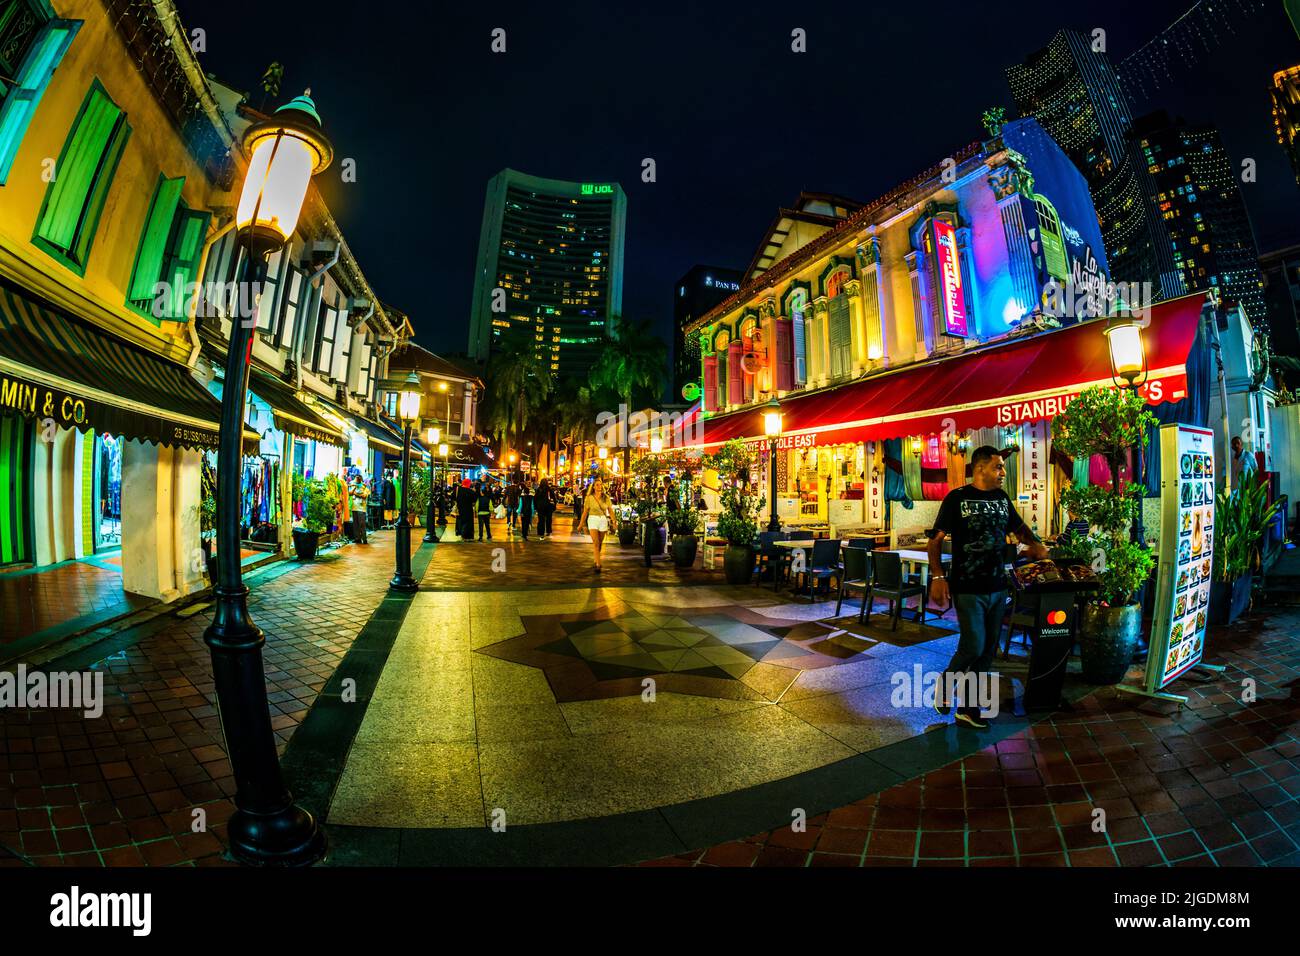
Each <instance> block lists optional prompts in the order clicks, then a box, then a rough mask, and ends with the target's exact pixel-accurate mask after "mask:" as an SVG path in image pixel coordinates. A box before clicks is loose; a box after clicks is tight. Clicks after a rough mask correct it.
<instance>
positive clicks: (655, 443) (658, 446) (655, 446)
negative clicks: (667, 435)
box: [650, 435, 664, 455]
mask: <svg viewBox="0 0 1300 956" xmlns="http://www.w3.org/2000/svg"><path fill="white" fill-rule="evenodd" d="M663 450H664V440H663V439H662V438H660V437H659V436H658V435H655V436H654V437H653V438H651V439H650V454H652V455H657V454H659V453H660V452H661V451H663Z"/></svg>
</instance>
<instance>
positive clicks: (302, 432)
mask: <svg viewBox="0 0 1300 956" xmlns="http://www.w3.org/2000/svg"><path fill="white" fill-rule="evenodd" d="M248 388H249V391H251V392H252V393H253V394H254V395H256V396H257V397H258V398H260V399H262V401H264V402H266V403H267V404H268V405H270V406H271V409H272V411H274V412H275V427H276V428H278V429H280V431H284V432H289V434H291V435H297V436H298V437H299V438H307V439H310V440H311V441H319V442H324V443H325V444H327V445H337V446H339V447H340V448H344V447H346V446H347V439H345V438H344V437H343V434H342V433H341V432H340V431H339V430H338V428H336V427H335V426H334V425H332V424H330V423H329V422H328V421H326V420H325V418H324V417H323V416H322V415H321V414H320V412H318V411H316V410H315V409H314V408H312V407H311V406H310V405H308V404H307V403H306V402H304V401H303V400H302V399H301V398H299V397H298V395H297V393H296V392H295V391H294V388H293V386H292V385H290V384H289V383H288V382H284V381H281V380H280V379H278V378H276V377H275V376H274V375H272V374H271V373H270V372H266V371H263V370H262V369H260V368H257V367H254V368H253V369H251V371H250V374H249V376H248Z"/></svg>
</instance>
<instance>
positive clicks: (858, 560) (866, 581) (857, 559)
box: [835, 547, 871, 621]
mask: <svg viewBox="0 0 1300 956" xmlns="http://www.w3.org/2000/svg"><path fill="white" fill-rule="evenodd" d="M843 554H844V577H843V578H841V579H840V595H839V600H837V601H836V602H835V616H836V617H839V616H840V608H841V606H842V605H843V604H844V594H845V592H846V591H861V592H862V607H861V608H860V609H859V610H858V620H859V621H861V620H862V616H863V615H864V614H865V613H866V610H867V597H868V595H869V594H870V593H871V552H870V551H868V550H867V549H866V548H854V547H848V548H845V549H844V551H843Z"/></svg>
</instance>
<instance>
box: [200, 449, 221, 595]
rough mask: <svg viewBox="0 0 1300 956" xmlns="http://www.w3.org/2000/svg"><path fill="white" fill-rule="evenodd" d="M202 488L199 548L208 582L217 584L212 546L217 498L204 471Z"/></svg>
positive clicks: (215, 532) (214, 537)
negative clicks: (201, 550) (201, 552)
mask: <svg viewBox="0 0 1300 956" xmlns="http://www.w3.org/2000/svg"><path fill="white" fill-rule="evenodd" d="M204 471H205V474H204V475H203V480H202V482H201V483H202V486H203V499H202V500H201V501H200V502H199V547H201V548H202V549H203V566H204V567H205V568H207V569H208V581H210V582H211V583H212V584H216V583H217V559H216V555H214V554H213V553H212V546H213V544H214V543H215V541H216V537H217V496H216V488H215V487H212V486H211V484H210V483H209V481H208V476H207V474H206V471H207V469H204Z"/></svg>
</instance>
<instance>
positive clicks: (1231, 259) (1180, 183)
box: [1129, 110, 1265, 326]
mask: <svg viewBox="0 0 1300 956" xmlns="http://www.w3.org/2000/svg"><path fill="white" fill-rule="evenodd" d="M1129 138H1130V142H1131V145H1132V150H1133V162H1134V164H1135V165H1138V164H1142V165H1144V166H1145V171H1146V173H1147V174H1148V177H1149V181H1150V182H1151V183H1152V188H1153V192H1152V193H1151V201H1152V204H1153V205H1154V206H1155V207H1156V210H1157V211H1158V213H1159V214H1160V217H1161V224H1162V225H1163V226H1164V231H1165V233H1166V235H1167V236H1168V242H1169V250H1170V253H1171V254H1172V256H1173V259H1174V263H1175V265H1176V266H1177V268H1178V270H1179V273H1180V274H1181V276H1182V281H1183V283H1184V284H1185V285H1186V287H1187V289H1188V291H1189V292H1201V291H1204V290H1206V289H1212V288H1213V289H1218V290H1219V292H1220V294H1221V295H1222V296H1223V298H1224V299H1225V300H1226V301H1229V302H1238V303H1240V304H1241V306H1242V308H1244V309H1245V310H1246V316H1247V318H1249V319H1250V322H1251V324H1252V325H1255V326H1262V325H1263V324H1264V322H1265V306H1264V279H1263V276H1262V275H1261V273H1260V270H1259V250H1258V249H1257V248H1256V246H1255V235H1254V233H1253V232H1252V231H1251V228H1250V217H1249V216H1248V214H1247V212H1246V204H1245V202H1244V201H1243V200H1242V198H1241V190H1240V188H1239V187H1238V180H1237V168H1236V164H1235V163H1234V162H1233V161H1232V159H1231V157H1229V156H1228V153H1227V151H1226V150H1225V149H1224V148H1223V142H1222V141H1221V140H1220V139H1219V132H1218V130H1216V129H1215V128H1214V127H1212V126H1195V125H1193V124H1190V123H1188V122H1187V121H1186V120H1184V119H1183V118H1182V117H1179V118H1178V119H1176V120H1174V119H1171V118H1170V117H1169V114H1168V113H1166V112H1164V111H1163V110H1161V111H1157V112H1155V113H1151V114H1149V115H1147V116H1143V117H1141V118H1139V119H1137V120H1135V121H1134V123H1133V127H1132V129H1131V131H1130V133H1129Z"/></svg>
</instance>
